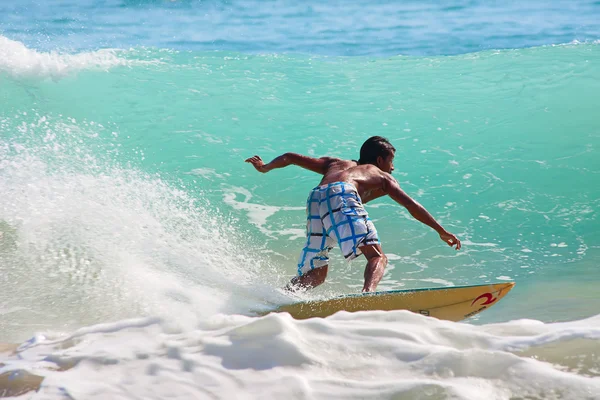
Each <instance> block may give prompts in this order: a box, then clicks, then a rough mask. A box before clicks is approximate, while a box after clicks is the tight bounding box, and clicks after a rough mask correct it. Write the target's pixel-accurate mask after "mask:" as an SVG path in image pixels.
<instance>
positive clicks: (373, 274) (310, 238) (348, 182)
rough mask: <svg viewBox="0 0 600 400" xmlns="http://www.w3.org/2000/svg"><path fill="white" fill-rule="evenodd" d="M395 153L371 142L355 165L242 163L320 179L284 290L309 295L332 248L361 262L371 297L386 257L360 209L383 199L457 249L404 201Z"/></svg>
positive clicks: (294, 159)
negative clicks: (307, 172) (293, 170)
mask: <svg viewBox="0 0 600 400" xmlns="http://www.w3.org/2000/svg"><path fill="white" fill-rule="evenodd" d="M395 153H396V149H395V148H394V146H392V144H391V143H390V142H389V141H388V140H387V139H386V138H383V137H381V136H373V137H371V138H369V139H367V141H365V142H364V143H363V145H362V146H361V148H360V159H359V160H358V161H354V160H341V159H338V158H332V157H321V158H313V157H307V156H304V155H301V154H295V153H285V154H283V155H281V156H279V157H276V158H275V159H273V161H271V162H270V163H268V164H265V163H264V162H263V160H262V159H261V158H260V157H259V156H254V157H250V158H248V159H247V160H246V162H248V163H251V164H252V165H253V166H254V168H256V170H257V171H259V172H262V173H266V172H269V171H271V170H273V169H276V168H283V167H287V166H288V165H297V166H299V167H302V168H305V169H308V170H310V171H313V172H316V173H319V174H322V175H323V178H322V179H321V182H320V183H319V186H317V187H315V188H314V189H312V191H311V192H310V194H309V196H308V200H307V203H306V213H307V223H306V245H305V246H304V248H303V249H302V252H301V254H300V259H299V261H298V276H296V277H294V278H293V279H292V280H291V282H290V283H289V284H288V286H286V289H288V290H292V291H294V290H298V289H309V288H314V287H316V286H318V285H320V284H321V283H323V282H324V281H325V278H326V276H327V269H328V266H329V257H328V254H329V251H330V250H331V249H333V247H334V245H335V243H337V244H338V246H339V248H340V250H341V251H342V254H343V255H344V258H346V260H348V261H350V260H353V259H355V258H356V257H358V256H360V255H361V254H363V255H364V256H365V258H366V259H367V266H366V268H365V274H364V278H365V282H364V286H363V289H362V291H363V292H373V291H375V288H376V287H377V284H378V283H379V281H380V280H381V278H382V277H383V272H384V269H385V267H386V265H387V257H386V256H385V255H384V253H383V250H382V249H381V242H380V240H379V236H378V235H377V230H376V229H375V226H374V225H373V222H372V221H371V219H370V218H369V216H368V213H367V211H366V210H365V209H364V207H363V204H366V203H367V202H369V201H371V200H373V199H376V198H378V197H381V196H384V195H388V196H390V197H391V198H392V199H393V200H394V201H396V202H397V203H398V204H400V205H402V206H404V207H405V208H406V209H407V210H408V212H409V213H410V214H411V215H412V216H413V217H414V218H415V219H417V220H418V221H420V222H422V223H423V224H425V225H428V226H430V227H431V228H433V229H434V230H435V231H436V232H437V233H438V234H439V235H440V238H441V239H442V240H443V241H444V242H446V243H447V244H448V245H449V246H450V247H452V246H456V250H459V249H460V247H461V244H460V240H458V238H457V237H456V236H454V235H453V234H451V233H449V232H447V231H446V230H445V229H444V228H443V227H442V226H441V225H440V224H439V223H438V222H437V221H436V220H435V219H434V218H433V217H432V216H431V214H429V212H427V210H426V209H425V208H424V207H423V206H421V205H420V204H419V203H417V202H416V201H415V200H413V199H412V198H411V197H409V196H408V195H407V194H406V193H405V192H404V191H403V190H402V189H401V188H400V185H399V184H398V182H397V181H396V180H395V179H394V178H393V177H392V175H391V173H392V171H393V170H394V156H395Z"/></svg>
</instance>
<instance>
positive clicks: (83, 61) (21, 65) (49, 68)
mask: <svg viewBox="0 0 600 400" xmlns="http://www.w3.org/2000/svg"><path fill="white" fill-rule="evenodd" d="M128 64H129V62H128V61H127V60H126V59H125V58H122V57H119V55H118V51H116V50H110V49H103V50H98V51H92V52H84V53H77V54H67V53H60V52H56V51H51V52H39V51H36V50H33V49H30V48H28V47H27V46H25V45H24V44H23V43H21V42H18V41H15V40H11V39H8V38H6V37H4V36H1V35H0V72H7V73H9V74H11V75H14V76H36V77H37V76H40V77H48V76H49V77H53V78H56V77H61V76H64V75H66V74H68V73H70V72H76V71H80V70H86V69H97V70H108V69H110V68H112V67H115V66H119V65H128Z"/></svg>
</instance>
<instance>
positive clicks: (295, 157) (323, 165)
mask: <svg viewBox="0 0 600 400" xmlns="http://www.w3.org/2000/svg"><path fill="white" fill-rule="evenodd" d="M333 160H335V159H334V158H331V157H321V158H313V157H308V156H304V155H302V154H296V153H285V154H282V155H280V156H279V157H275V158H274V159H273V160H272V161H271V162H269V163H267V164H265V163H264V161H263V160H262V159H261V158H260V156H254V157H250V158H248V159H247V160H246V162H248V163H250V164H252V165H253V166H254V168H256V170H257V171H258V172H262V173H266V172H269V171H271V170H273V169H276V168H284V167H287V166H288V165H297V166H299V167H302V168H305V169H308V170H310V171H313V172H316V173H318V174H325V172H327V168H328V167H329V164H331V162H332V161H333Z"/></svg>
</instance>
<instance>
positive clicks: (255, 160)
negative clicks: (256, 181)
mask: <svg viewBox="0 0 600 400" xmlns="http://www.w3.org/2000/svg"><path fill="white" fill-rule="evenodd" d="M257 161H261V159H260V157H259V156H253V157H250V158H247V159H246V162H250V163H252V164H254V163H255V162H257Z"/></svg>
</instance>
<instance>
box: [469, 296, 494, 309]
mask: <svg viewBox="0 0 600 400" xmlns="http://www.w3.org/2000/svg"><path fill="white" fill-rule="evenodd" d="M479 299H485V301H484V302H483V303H481V304H480V305H482V306H485V305H488V304H492V303H493V302H495V301H496V300H498V299H497V298H496V297H494V296H493V295H492V294H491V293H484V294H482V295H481V296H479V297H478V298H476V299H475V300H473V302H472V303H471V306H472V305H473V304H475V302H476V301H477V300H479Z"/></svg>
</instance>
